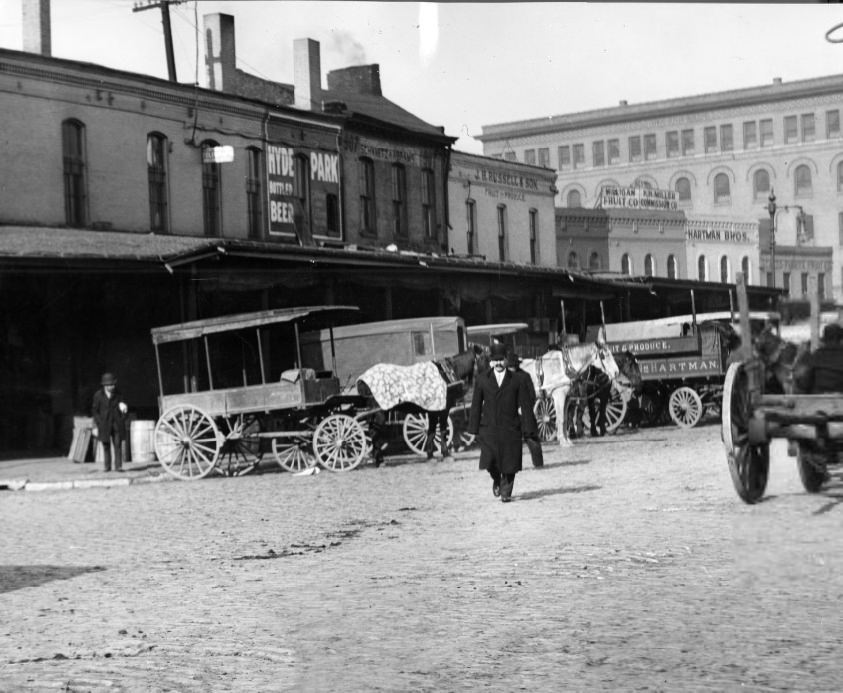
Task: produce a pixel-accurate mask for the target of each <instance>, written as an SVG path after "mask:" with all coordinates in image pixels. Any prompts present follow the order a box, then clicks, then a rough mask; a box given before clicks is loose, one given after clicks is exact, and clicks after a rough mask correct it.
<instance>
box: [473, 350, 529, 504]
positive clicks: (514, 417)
mask: <svg viewBox="0 0 843 693" xmlns="http://www.w3.org/2000/svg"><path fill="white" fill-rule="evenodd" d="M489 366H490V368H489V370H488V371H486V372H485V373H481V374H479V375H478V376H477V377H476V378H475V380H474V394H473V395H472V398H471V412H470V414H469V420H468V432H469V433H473V434H474V435H476V436H477V440H478V442H479V444H480V469H485V470H486V471H488V472H489V476H491V477H492V494H493V495H494V496H495V497H497V496H500V499H501V501H503V502H504V503H508V502H509V501H510V500H512V488H513V486H514V484H515V475H516V474H517V473H518V472H520V471H521V446H522V440H523V438H525V437H527V436H535V435H537V433H538V426H537V425H536V417H535V416H534V415H533V405H534V404H535V393H534V392H533V388H532V383H530V384H529V386H528V384H527V382H526V380H529V376H528V375H527V374H526V373H523V372H521V373H518V374H516V373H514V372H512V371H510V370H509V369H507V349H506V346H505V345H504V344H500V343H495V344H492V346H491V350H490V354H489Z"/></svg>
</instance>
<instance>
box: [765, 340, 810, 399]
mask: <svg viewBox="0 0 843 693" xmlns="http://www.w3.org/2000/svg"><path fill="white" fill-rule="evenodd" d="M753 347H754V349H755V353H756V354H757V355H758V358H759V359H760V360H761V363H763V364H764V374H765V378H764V392H769V393H772V394H789V393H791V392H793V369H794V368H795V367H796V366H797V365H798V364H799V363H800V361H801V360H802V359H803V357H804V356H806V355H807V354H808V352H809V346H808V345H807V344H794V343H793V342H786V341H785V340H783V339H782V338H781V337H779V336H778V335H777V334H776V333H775V332H774V331H773V328H772V327H765V328H764V329H763V330H761V332H759V333H758V336H757V337H756V338H755V340H754V344H753Z"/></svg>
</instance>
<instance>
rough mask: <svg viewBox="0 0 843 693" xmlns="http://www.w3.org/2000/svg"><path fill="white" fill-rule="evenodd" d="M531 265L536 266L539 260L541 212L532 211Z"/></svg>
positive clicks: (530, 221)
mask: <svg viewBox="0 0 843 693" xmlns="http://www.w3.org/2000/svg"><path fill="white" fill-rule="evenodd" d="M529 224H530V263H531V264H533V265H535V264H536V263H537V262H538V259H539V212H538V210H537V209H531V210H530V219H529Z"/></svg>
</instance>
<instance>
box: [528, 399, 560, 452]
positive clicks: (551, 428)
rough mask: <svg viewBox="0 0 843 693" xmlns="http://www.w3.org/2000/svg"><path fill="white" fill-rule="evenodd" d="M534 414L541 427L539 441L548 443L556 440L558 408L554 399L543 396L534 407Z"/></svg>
mask: <svg viewBox="0 0 843 693" xmlns="http://www.w3.org/2000/svg"><path fill="white" fill-rule="evenodd" d="M533 414H535V415H536V423H537V424H538V427H539V440H541V441H548V440H553V439H554V438H556V408H555V407H554V406H553V398H552V397H550V396H548V395H542V396H541V397H539V398H538V399H537V400H536V403H535V404H534V405H533Z"/></svg>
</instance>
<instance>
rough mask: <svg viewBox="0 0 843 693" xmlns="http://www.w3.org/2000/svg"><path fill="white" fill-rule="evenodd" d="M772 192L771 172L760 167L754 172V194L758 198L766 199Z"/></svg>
mask: <svg viewBox="0 0 843 693" xmlns="http://www.w3.org/2000/svg"><path fill="white" fill-rule="evenodd" d="M769 194H770V173H769V172H768V171H767V169H764V168H759V169H758V170H757V171H756V172H755V173H753V174H752V196H753V198H754V199H756V200H760V199H766V198H767V197H768V195H769Z"/></svg>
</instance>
